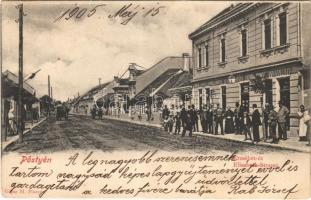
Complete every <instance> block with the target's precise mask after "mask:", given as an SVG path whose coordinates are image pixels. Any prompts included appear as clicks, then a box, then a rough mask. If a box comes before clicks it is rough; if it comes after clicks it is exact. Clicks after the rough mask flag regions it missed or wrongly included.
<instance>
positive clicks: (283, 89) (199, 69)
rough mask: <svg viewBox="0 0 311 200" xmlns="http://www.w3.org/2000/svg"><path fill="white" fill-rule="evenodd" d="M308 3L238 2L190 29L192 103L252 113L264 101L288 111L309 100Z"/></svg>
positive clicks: (295, 124) (293, 123) (292, 121)
mask: <svg viewBox="0 0 311 200" xmlns="http://www.w3.org/2000/svg"><path fill="white" fill-rule="evenodd" d="M310 16H311V15H310V5H308V4H303V3H281V2H280V3H238V4H236V5H232V6H230V7H228V8H226V9H224V10H223V11H221V12H220V13H219V14H217V15H216V16H215V17H213V18H212V19H211V20H209V21H208V22H206V23H205V24H203V25H202V26H200V27H199V28H197V29H196V30H195V31H193V32H192V33H191V34H190V35H189V38H190V39H191V40H192V46H193V60H192V61H193V66H194V70H193V84H192V85H193V91H192V96H193V101H194V104H195V105H196V107H197V108H199V107H200V106H202V105H203V104H207V105H211V104H214V105H215V104H219V105H220V106H221V107H223V108H226V107H228V106H231V107H234V106H235V103H236V102H239V103H240V104H242V105H243V106H245V107H246V108H247V109H249V110H250V111H251V106H252V104H257V105H258V106H259V108H262V106H263V105H264V104H265V103H269V104H273V105H275V106H278V102H279V101H282V102H283V103H284V105H285V106H286V107H287V108H288V109H290V113H291V115H290V117H291V118H290V120H288V121H287V125H288V127H291V128H292V129H291V130H293V132H295V130H296V128H297V127H298V120H297V119H296V117H295V115H296V113H297V111H298V107H299V105H300V104H306V105H309V102H310V33H311V32H310V26H311V25H310V24H311V23H309V22H307V21H308V19H309V17H310Z"/></svg>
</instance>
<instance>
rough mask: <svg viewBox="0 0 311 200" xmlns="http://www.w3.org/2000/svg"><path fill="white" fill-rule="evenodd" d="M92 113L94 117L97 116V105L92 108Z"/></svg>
mask: <svg viewBox="0 0 311 200" xmlns="http://www.w3.org/2000/svg"><path fill="white" fill-rule="evenodd" d="M91 115H92V119H95V117H96V106H95V105H93V108H92V109H91Z"/></svg>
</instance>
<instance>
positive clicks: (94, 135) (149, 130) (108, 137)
mask: <svg viewBox="0 0 311 200" xmlns="http://www.w3.org/2000/svg"><path fill="white" fill-rule="evenodd" d="M159 149H160V150H161V151H169V152H172V151H183V152H189V153H211V152H213V153H217V152H218V153H219V152H234V151H238V152H249V153H250V152H251V153H254V154H262V153H264V152H265V151H269V154H271V153H276V152H277V151H278V150H273V149H271V148H269V147H260V146H259V147H258V146H256V147H255V146H253V145H249V144H243V143H238V142H232V141H230V140H222V139H217V138H208V139H207V138H204V137H203V136H198V137H191V138H190V137H185V138H182V137H176V136H174V135H169V134H167V133H166V132H165V131H163V130H161V129H159V128H156V127H149V126H145V125H139V124H133V123H129V122H120V121H118V120H113V119H105V120H92V118H91V117H89V116H77V115H74V116H70V118H69V119H68V120H66V121H56V120H55V118H50V119H48V120H47V121H46V123H44V124H42V125H39V126H38V127H36V128H34V129H33V130H32V132H31V133H30V134H27V135H25V137H24V142H23V143H18V142H16V143H12V144H10V145H9V146H7V147H6V149H5V152H4V153H6V152H19V153H31V152H37V151H40V152H42V153H53V152H59V151H68V150H102V151H105V152H112V151H129V150H132V151H135V150H138V151H139V150H159ZM288 152H291V153H293V151H290V150H287V151H286V150H285V151H284V150H283V153H288Z"/></svg>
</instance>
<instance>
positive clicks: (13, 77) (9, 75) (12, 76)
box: [2, 70, 36, 95]
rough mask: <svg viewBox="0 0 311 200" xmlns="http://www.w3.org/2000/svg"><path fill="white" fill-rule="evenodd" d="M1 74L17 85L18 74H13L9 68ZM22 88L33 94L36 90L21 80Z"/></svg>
mask: <svg viewBox="0 0 311 200" xmlns="http://www.w3.org/2000/svg"><path fill="white" fill-rule="evenodd" d="M2 75H3V76H4V77H6V78H7V79H8V80H9V81H12V83H14V84H16V85H17V86H18V76H17V75H15V74H13V73H12V72H10V71H9V70H6V71H4V72H2ZM23 88H24V90H26V91H27V92H29V93H30V94H32V95H34V94H35V92H36V90H35V89H34V88H33V87H32V86H31V85H29V84H28V83H27V82H25V81H24V82H23Z"/></svg>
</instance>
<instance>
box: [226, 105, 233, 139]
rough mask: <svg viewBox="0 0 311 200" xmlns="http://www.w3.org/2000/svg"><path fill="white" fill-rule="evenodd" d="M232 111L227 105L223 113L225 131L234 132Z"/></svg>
mask: <svg viewBox="0 0 311 200" xmlns="http://www.w3.org/2000/svg"><path fill="white" fill-rule="evenodd" d="M233 117H234V113H233V111H232V110H231V107H230V106H229V107H228V110H227V111H226V113H225V133H227V134H228V133H234V123H233Z"/></svg>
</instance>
